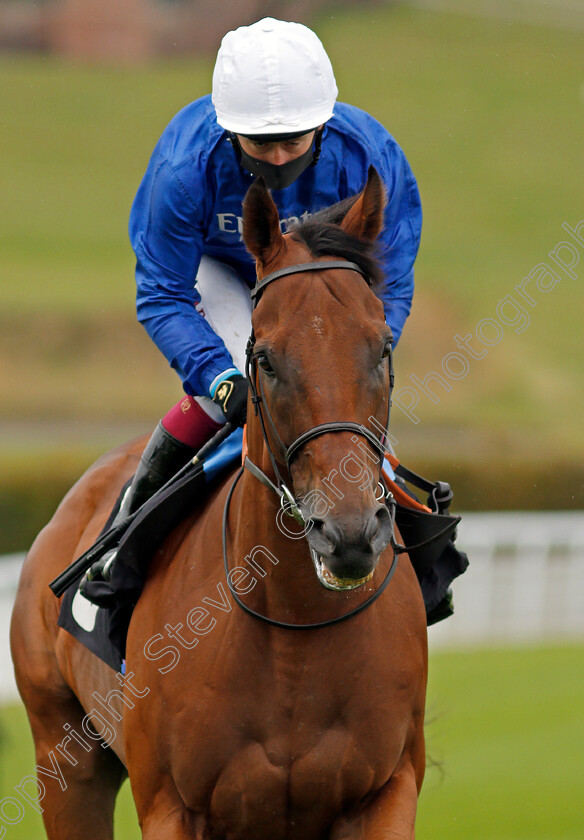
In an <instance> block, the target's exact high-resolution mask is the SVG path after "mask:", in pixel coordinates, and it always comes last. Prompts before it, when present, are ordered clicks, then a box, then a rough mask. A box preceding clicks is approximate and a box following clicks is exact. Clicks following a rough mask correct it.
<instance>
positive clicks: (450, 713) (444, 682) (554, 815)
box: [0, 630, 584, 840]
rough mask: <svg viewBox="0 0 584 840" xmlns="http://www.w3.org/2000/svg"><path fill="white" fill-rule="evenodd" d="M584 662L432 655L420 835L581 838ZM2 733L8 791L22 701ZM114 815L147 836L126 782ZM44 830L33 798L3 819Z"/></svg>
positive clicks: (19, 769)
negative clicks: (13, 815) (17, 816)
mask: <svg viewBox="0 0 584 840" xmlns="http://www.w3.org/2000/svg"><path fill="white" fill-rule="evenodd" d="M430 633H431V630H430ZM583 666H584V647H582V646H581V645H580V646H577V645H574V646H562V647H560V646H556V647H545V648H535V647H534V648H521V649H504V650H473V651H465V652H448V653H446V652H440V653H433V654H432V655H431V657H430V685H429V690H428V710H427V726H426V738H427V746H428V753H429V768H428V772H427V775H426V780H425V782H424V788H423V790H422V796H421V799H420V803H419V811H418V822H417V837H418V840H441V838H445V840H446V838H447V840H469V838H472V840H581V838H582V821H583V817H584V809H583V806H582V790H581V787H582V771H583V766H584V765H583V758H582V747H583V744H584V715H583V713H582V709H584V667H583ZM0 737H1V740H0V800H2V799H4V798H5V797H10V796H14V793H15V792H14V786H15V785H17V784H19V782H20V781H21V780H22V778H23V777H24V776H25V775H27V774H29V773H30V772H31V771H32V769H33V767H34V760H33V755H32V747H31V740H30V736H29V733H28V729H27V723H26V718H25V715H24V711H23V710H22V708H20V707H17V706H10V707H6V708H3V709H0ZM7 813H8V814H9V815H10V813H11V812H9V811H7ZM14 813H16V812H14ZM116 825H117V831H118V834H117V836H118V837H124V838H125V840H134V838H136V840H137V838H139V832H138V829H137V822H136V818H135V814H134V811H133V804H132V802H131V797H130V792H129V789H128V785H127V783H126V785H125V786H124V789H123V792H122V794H121V796H120V799H119V804H118V808H117V812H116ZM1 827H2V822H1V821H0V832H1ZM0 836H2V835H1V834H0ZM42 836H43V833H42V829H41V820H40V816H39V815H38V814H37V813H36V812H35V811H34V809H33V808H32V806H30V805H27V807H26V808H25V809H24V816H23V818H22V819H21V821H20V822H19V823H18V824H14V825H9V826H6V840H33V838H35V840H38V838H40V837H42Z"/></svg>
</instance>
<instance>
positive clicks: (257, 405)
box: [223, 260, 401, 630]
mask: <svg viewBox="0 0 584 840" xmlns="http://www.w3.org/2000/svg"><path fill="white" fill-rule="evenodd" d="M330 269H346V270H349V271H356V272H357V273H358V274H360V275H361V277H362V278H363V279H364V280H365V281H366V282H367V280H368V278H367V275H366V274H365V272H364V271H363V269H362V268H361V267H360V266H359V265H358V264H357V263H354V262H348V261H345V260H322V261H320V262H310V263H300V264H298V265H293V266H288V267H286V268H281V269H278V270H276V271H273V272H271V273H270V274H267V275H266V276H265V277H263V278H262V279H261V280H260V281H259V282H258V283H257V284H256V286H255V287H254V289H253V290H252V292H251V298H252V300H253V302H254V308H255V306H257V304H258V302H259V298H260V296H261V294H262V292H263V291H264V289H265V288H266V286H268V285H269V284H270V283H272V282H274V280H278V279H280V278H281V277H286V276H288V275H291V274H299V273H302V272H308V271H326V270H330ZM254 346H255V336H254V333H253V330H252V333H251V335H250V337H249V340H248V342H247V347H246V351H245V353H246V366H245V367H246V369H245V373H246V377H247V380H248V382H249V387H250V390H251V399H252V404H253V406H254V410H255V414H256V416H257V417H258V418H259V420H260V424H261V429H262V434H263V437H264V442H265V445H266V448H267V450H268V454H269V457H270V462H271V465H272V469H273V471H274V475H275V477H276V482H277V484H274V482H273V481H271V479H270V478H268V476H267V475H266V474H265V473H264V472H263V470H261V469H260V468H259V467H258V466H257V465H256V464H254V463H253V462H252V461H251V460H250V459H249V457H247V456H246V458H245V461H244V464H243V466H242V468H241V469H240V471H239V472H238V474H237V475H236V477H235V479H234V481H233V484H232V486H231V488H230V490H229V493H228V495H227V499H226V501H225V508H224V511H223V563H224V566H225V574H226V576H227V585H228V586H229V590H230V592H231V594H232V595H233V597H234V599H235V602H236V603H237V604H238V606H240V607H241V609H243V610H244V611H245V612H247V613H248V614H249V615H252V616H253V617H254V618H257V619H261V620H262V621H265V622H266V623H268V624H270V625H272V626H274V627H281V628H284V629H295V630H313V629H317V628H320V627H329V626H331V625H333V624H338V623H339V622H341V621H345V620H346V619H348V618H351V617H352V616H354V615H357V614H358V613H360V612H362V611H363V610H364V609H366V608H367V607H368V606H370V605H371V604H372V603H373V602H374V601H375V600H377V598H379V596H380V595H381V594H382V592H383V591H384V590H385V588H386V586H387V585H388V583H389V582H390V580H391V578H392V577H393V574H394V572H395V569H396V567H397V561H398V556H399V554H400V553H401V552H400V548H401V547H400V546H398V545H397V544H396V542H395V538H394V536H393V529H394V525H395V507H396V506H395V502H394V500H393V496H392V495H391V493H387V491H386V490H385V487H384V486H383V484H381V482H380V487H381V489H382V496H381V497H380V499H381V498H383V497H384V496H387V499H388V501H389V504H390V515H391V521H392V536H391V546H392V548H393V559H392V562H391V565H390V567H389V570H388V572H387V574H386V576H385V578H384V580H383V582H382V583H381V585H380V587H379V589H378V590H377V591H376V592H375V593H374V594H373V595H372V596H371V597H370V598H369V599H368V600H366V601H364V602H363V603H362V604H361V605H360V606H358V607H356V608H355V609H354V610H351V611H350V612H348V613H345V614H344V615H341V616H338V617H337V618H333V619H329V620H327V621H320V622H316V623H312V624H290V623H288V622H285V621H278V620H276V619H272V618H269V617H268V616H265V615H262V614H261V613H258V612H256V611H255V610H252V609H251V607H248V606H247V605H246V604H245V603H244V602H243V601H242V600H241V598H240V597H239V595H238V594H237V592H235V590H234V587H233V586H232V584H231V581H230V580H229V566H228V560H227V517H228V512H229V506H230V503H231V498H232V496H233V492H234V490H235V487H236V485H237V482H238V481H239V479H240V478H241V476H242V475H243V471H244V469H247V470H248V471H249V472H250V473H251V474H252V475H253V476H254V477H255V478H256V479H258V481H261V482H262V484H264V485H265V486H266V487H269V488H270V489H271V490H272V491H273V492H274V493H275V494H276V495H277V496H279V498H280V504H281V507H282V509H283V511H284V512H285V513H287V514H288V515H290V516H292V517H293V518H294V519H296V521H297V522H299V523H300V524H301V525H306V521H305V519H304V516H303V514H302V511H301V510H300V507H299V505H298V502H297V501H296V499H295V498H294V495H293V493H292V492H291V491H290V490H289V488H288V487H287V486H286V484H285V483H284V481H283V479H282V476H281V474H280V471H279V469H278V465H277V462H276V458H275V456H274V453H273V452H272V449H271V446H270V442H269V439H268V434H267V430H266V422H265V419H264V413H265V415H266V417H267V420H268V422H269V424H270V427H271V430H272V432H273V435H274V437H275V439H276V440H277V441H278V444H279V448H280V450H281V456H282V457H283V459H284V461H285V463H286V467H287V468H288V470H289V469H290V464H291V462H292V459H293V458H294V457H295V456H296V454H297V453H298V451H299V450H300V449H301V448H302V447H303V446H304V445H305V444H306V443H308V441H310V440H313V439H314V438H315V437H318V436H319V435H324V434H329V433H330V432H353V433H356V434H358V435H361V436H362V437H364V438H366V439H367V441H368V442H369V443H370V444H371V445H372V446H373V448H374V449H375V450H376V451H377V453H378V454H379V455H380V458H381V463H383V457H384V454H385V448H384V446H383V443H382V441H381V439H380V438H378V437H377V436H376V435H375V434H374V433H373V432H372V431H371V430H370V429H368V428H367V427H366V426H363V425H362V424H361V423H355V422H353V421H332V422H329V423H320V424H318V425H317V426H313V427H312V428H311V429H307V430H306V431H305V432H302V433H301V434H300V435H298V437H297V438H296V439H295V440H294V441H292V443H291V444H290V445H289V446H286V445H285V444H284V443H283V442H282V440H281V438H280V436H279V434H278V431H277V429H276V426H275V424H274V421H273V419H272V416H271V414H270V412H269V410H268V408H267V403H266V399H265V394H264V390H263V385H262V379H261V376H258V377H257V381H258V384H259V391H260V392H261V393H259V394H258V391H257V389H256V384H255V382H256V376H255V375H256V373H257V367H256V366H255V365H254V361H255V359H254V356H253V350H254ZM388 360H389V396H388V406H387V421H386V424H385V428H387V426H388V425H389V412H390V408H391V393H392V390H393V385H394V375H393V364H392V354H391V351H390V353H389V357H388ZM262 405H263V411H262Z"/></svg>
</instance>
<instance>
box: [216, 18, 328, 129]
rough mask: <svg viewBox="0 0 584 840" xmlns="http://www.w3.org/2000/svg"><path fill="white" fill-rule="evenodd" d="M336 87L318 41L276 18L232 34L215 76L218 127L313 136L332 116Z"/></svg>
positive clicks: (224, 42)
mask: <svg viewBox="0 0 584 840" xmlns="http://www.w3.org/2000/svg"><path fill="white" fill-rule="evenodd" d="M337 93H338V91H337V85H336V82H335V77H334V73H333V68H332V65H331V63H330V60H329V57H328V55H327V54H326V52H325V50H324V47H323V45H322V44H321V42H320V40H319V39H318V37H317V36H316V35H315V34H314V32H312V30H311V29H308V27H306V26H303V25H302V24H301V23H289V22H287V21H283V20H275V18H269V17H268V18H263V20H260V21H258V22H257V23H254V24H252V25H251V26H240V27H239V28H238V29H235V30H233V31H232V32H228V33H227V34H226V35H225V37H224V38H223V40H222V42H221V47H220V49H219V52H218V53H217V61H216V63H215V69H214V71H213V92H212V97H211V98H212V101H213V105H214V106H215V111H216V113H217V122H218V123H219V125H220V126H221V127H222V128H225V129H227V130H228V131H231V132H234V133H235V134H244V135H251V136H253V135H254V134H288V133H296V132H302V131H310V130H311V129H314V128H316V127H318V126H319V125H321V124H322V123H324V122H326V121H327V120H328V119H330V118H331V117H332V115H333V107H334V104H335V102H336V99H337Z"/></svg>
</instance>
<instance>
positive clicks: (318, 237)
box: [289, 195, 384, 289]
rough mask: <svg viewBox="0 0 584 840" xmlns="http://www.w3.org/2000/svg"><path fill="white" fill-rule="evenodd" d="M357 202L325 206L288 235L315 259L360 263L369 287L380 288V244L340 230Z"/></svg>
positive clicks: (347, 200)
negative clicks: (306, 249)
mask: <svg viewBox="0 0 584 840" xmlns="http://www.w3.org/2000/svg"><path fill="white" fill-rule="evenodd" d="M356 200H357V196H356V195H354V196H351V197H350V198H345V199H344V200H343V201H339V202H338V203H337V204H333V205H332V206H331V207H325V208H324V210H319V211H318V212H317V213H314V214H313V215H312V216H310V217H309V218H308V219H306V220H305V221H302V222H298V223H297V224H295V225H293V226H292V227H291V228H290V230H289V233H290V235H291V237H292V239H295V240H296V241H297V242H302V243H304V245H306V247H307V248H309V249H310V252H311V254H312V255H313V256H315V257H324V256H332V257H341V258H342V259H344V260H349V261H350V262H355V263H357V265H358V266H359V267H360V268H361V269H362V271H363V272H364V273H365V276H366V277H367V278H368V282H369V285H370V286H371V287H372V288H373V289H377V288H378V287H379V286H381V284H382V282H383V277H384V275H383V271H382V269H381V266H380V264H379V256H378V246H377V243H375V242H370V241H369V240H365V239H360V238H358V237H356V236H351V234H349V233H347V232H346V231H344V230H342V229H341V228H340V227H339V225H340V223H341V222H342V220H343V219H344V218H345V216H346V214H347V213H348V211H349V210H350V209H351V207H352V206H353V204H354V203H355V201H356Z"/></svg>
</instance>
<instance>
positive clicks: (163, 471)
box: [80, 422, 195, 600]
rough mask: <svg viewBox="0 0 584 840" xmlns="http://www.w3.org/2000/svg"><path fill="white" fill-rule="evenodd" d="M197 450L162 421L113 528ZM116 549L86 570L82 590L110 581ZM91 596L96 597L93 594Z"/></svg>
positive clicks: (150, 441) (164, 482)
mask: <svg viewBox="0 0 584 840" xmlns="http://www.w3.org/2000/svg"><path fill="white" fill-rule="evenodd" d="M194 454H195V450H194V449H191V447H190V446H187V445H186V444H184V443H181V442H180V441H179V440H177V439H176V438H175V437H174V436H173V435H171V434H170V433H169V432H167V431H166V429H165V428H164V426H163V425H162V423H161V422H160V423H159V424H158V426H157V427H156V429H155V430H154V433H153V435H152V437H151V438H150V440H149V441H148V443H147V444H146V448H145V449H144V452H143V453H142V457H141V458H140V463H139V464H138V469H137V470H136V473H135V475H134V478H133V479H132V483H131V484H130V486H129V487H128V489H127V490H126V492H125V494H124V498H123V499H122V502H121V504H120V508H119V510H118V512H117V514H116V515H115V517H114V519H113V520H112V522H111V524H110V528H113V527H115V526H116V525H119V524H120V523H122V522H123V521H124V519H127V518H128V516H130V515H131V514H132V513H134V512H135V511H136V510H138V508H140V507H141V506H142V505H143V504H144V502H146V501H147V500H148V499H149V498H150V497H151V496H153V495H154V493H156V491H157V490H159V489H160V488H161V487H163V486H164V485H165V484H166V482H167V481H168V480H169V479H171V478H172V477H173V476H174V475H176V473H177V472H178V471H179V470H180V469H181V467H183V466H184V465H185V464H186V463H187V461H188V460H189V458H192V457H193V455H194ZM116 553H117V552H116V549H112V550H110V551H108V552H106V553H105V554H104V555H103V557H100V558H99V560H96V561H95V563H94V564H93V565H92V566H91V567H90V568H89V569H88V570H87V572H86V573H85V576H84V578H83V580H82V582H81V585H80V591H81V594H83V595H89V593H88V592H86V591H84V589H85V584H86V583H89V582H90V581H100V580H103V581H109V579H110V577H111V570H112V566H113V563H114V561H115V557H116ZM90 600H93V599H92V598H90Z"/></svg>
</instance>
